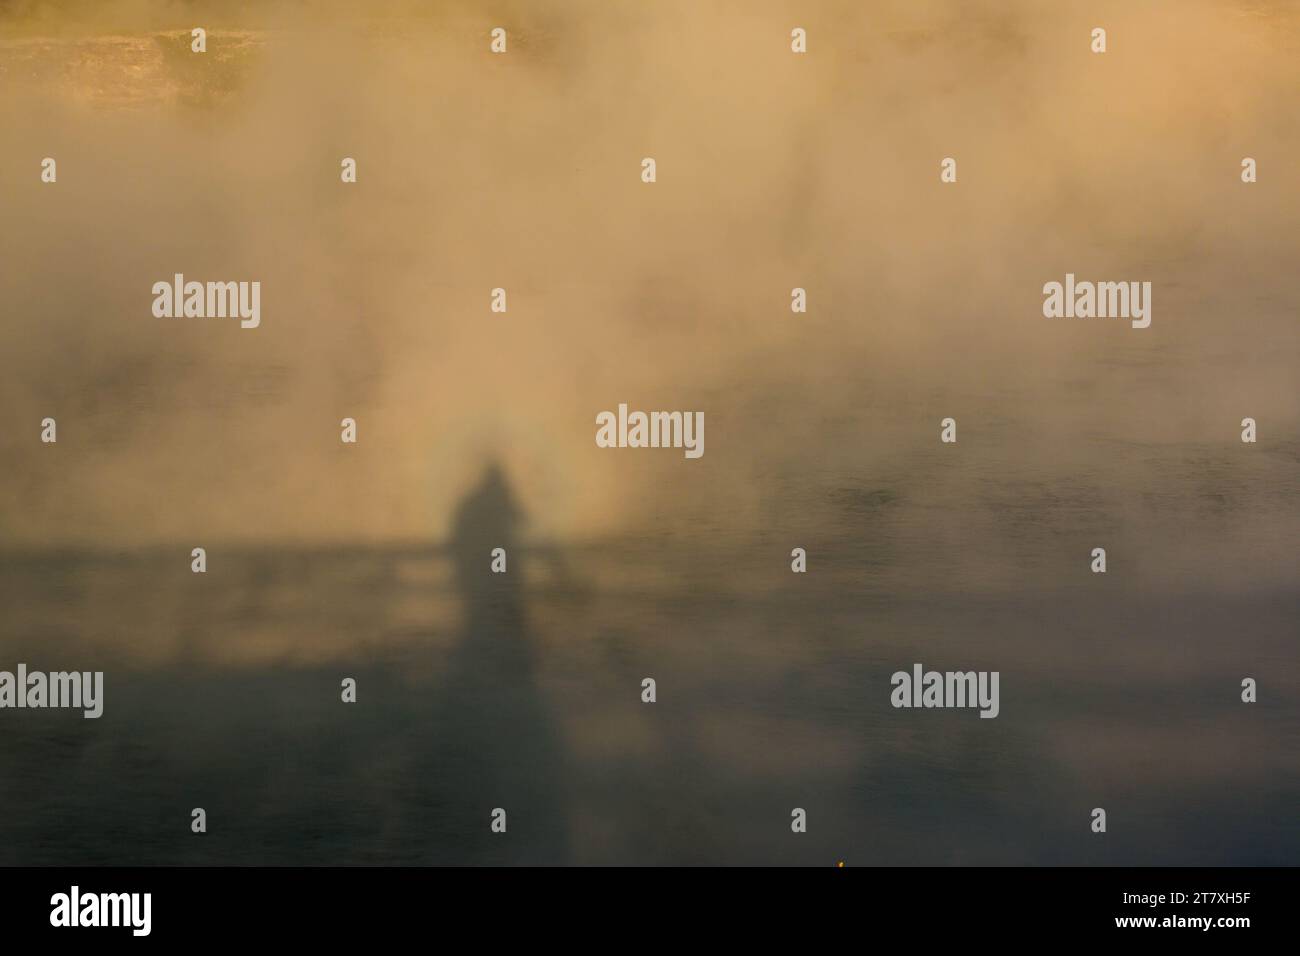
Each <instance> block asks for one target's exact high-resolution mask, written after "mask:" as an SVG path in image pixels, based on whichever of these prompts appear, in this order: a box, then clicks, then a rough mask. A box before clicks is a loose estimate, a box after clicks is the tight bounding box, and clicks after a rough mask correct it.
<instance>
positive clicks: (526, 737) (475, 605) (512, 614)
mask: <svg viewBox="0 0 1300 956" xmlns="http://www.w3.org/2000/svg"><path fill="white" fill-rule="evenodd" d="M524 523H525V517H524V513H523V510H522V508H521V507H520V506H519V504H518V502H517V501H516V499H515V496H514V493H513V492H512V491H511V489H510V486H509V483H508V481H507V479H506V476H505V473H504V471H503V470H502V469H501V467H500V466H499V465H497V464H495V463H492V464H489V465H488V467H487V468H486V470H485V471H484V474H483V476H482V478H481V479H480V480H479V482H478V483H477V484H476V485H475V486H474V488H473V489H472V490H471V491H470V492H469V493H468V494H467V495H466V496H465V497H464V499H462V500H461V502H460V504H459V505H458V506H457V509H456V513H455V516H454V518H453V521H452V528H451V538H450V541H449V547H450V551H451V562H452V566H453V575H454V580H455V587H456V591H457V593H458V595H459V597H460V601H461V604H462V621H461V627H460V632H459V637H458V641H457V645H456V647H455V649H454V651H453V652H452V657H451V663H450V666H449V667H448V670H447V674H446V679H445V683H444V689H445V691H444V693H443V695H442V700H443V707H442V713H443V717H444V720H445V724H444V726H443V727H442V728H440V730H439V733H440V736H442V737H443V739H444V740H445V741H446V742H447V751H448V757H449V759H448V761H447V763H448V764H450V765H451V766H452V767H454V768H455V772H456V773H459V774H461V775H463V779H460V780H457V781H456V787H455V790H456V795H455V799H456V801H457V802H458V803H459V806H458V807H457V809H456V816H457V818H458V819H460V820H461V822H460V823H459V824H458V825H460V826H468V827H469V832H470V834H471V835H472V839H471V840H470V841H469V843H468V846H467V847H466V848H467V849H468V850H469V856H470V859H469V860H468V861H467V862H493V863H524V864H560V863H563V862H565V858H566V857H567V850H568V839H567V832H568V827H567V821H566V819H565V807H564V799H563V796H562V791H563V786H564V782H565V776H564V766H563V763H564V760H563V757H564V754H563V748H562V746H561V743H560V740H559V736H558V733H557V731H556V729H555V726H554V722H553V720H552V718H551V715H550V711H549V708H548V707H547V705H546V702H545V700H544V699H543V696H542V693H541V691H540V690H539V688H538V686H537V670H538V662H537V653H538V651H537V648H536V646H535V641H534V638H533V635H532V633H531V632H530V630H529V622H528V615H527V610H526V601H525V587H524V572H525V570H526V567H527V555H528V551H527V548H526V547H524V546H523V545H522V544H521V530H522V528H523V526H524ZM495 548H503V549H505V553H506V571H505V572H504V573H494V572H493V571H492V569H491V563H492V561H491V555H492V552H493V549H495ZM497 807H500V808H503V809H504V810H506V813H507V830H506V833H504V834H495V833H492V831H491V830H490V828H489V822H490V816H491V812H492V810H493V809H494V808H497Z"/></svg>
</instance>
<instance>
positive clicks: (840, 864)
mask: <svg viewBox="0 0 1300 956" xmlns="http://www.w3.org/2000/svg"><path fill="white" fill-rule="evenodd" d="M835 865H836V866H843V865H844V861H843V860H840V862H838V863H836V864H835Z"/></svg>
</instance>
